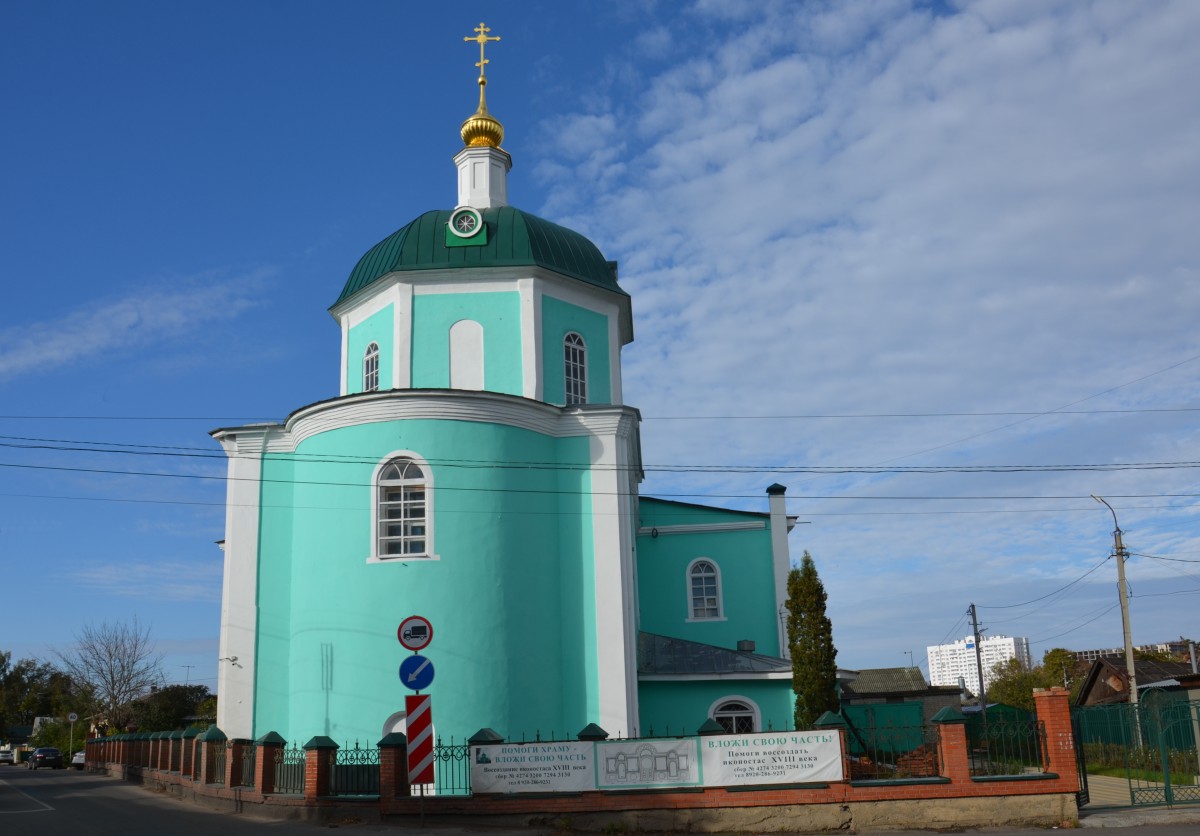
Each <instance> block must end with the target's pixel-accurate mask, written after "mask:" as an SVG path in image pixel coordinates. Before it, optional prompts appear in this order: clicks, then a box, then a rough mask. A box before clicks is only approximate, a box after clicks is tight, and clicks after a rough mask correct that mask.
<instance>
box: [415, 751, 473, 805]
mask: <svg viewBox="0 0 1200 836" xmlns="http://www.w3.org/2000/svg"><path fill="white" fill-rule="evenodd" d="M433 776H434V778H433V780H434V785H433V787H434V789H433V792H434V794H435V795H470V794H471V745H470V744H469V743H467V742H466V741H465V740H464V741H463V742H462V743H455V742H454V738H453V737H452V738H450V742H449V743H446V742H445V741H443V740H442V738H441V736H439V737H438V739H437V742H436V743H434V745H433ZM414 792H418V794H419V791H417V790H416V789H414Z"/></svg>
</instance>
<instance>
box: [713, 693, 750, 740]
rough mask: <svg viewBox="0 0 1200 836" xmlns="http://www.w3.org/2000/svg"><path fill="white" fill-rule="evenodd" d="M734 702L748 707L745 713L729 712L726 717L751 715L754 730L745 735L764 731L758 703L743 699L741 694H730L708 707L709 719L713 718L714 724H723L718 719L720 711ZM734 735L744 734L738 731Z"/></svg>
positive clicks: (747, 698)
mask: <svg viewBox="0 0 1200 836" xmlns="http://www.w3.org/2000/svg"><path fill="white" fill-rule="evenodd" d="M733 702H737V703H741V704H742V705H744V706H745V707H746V709H745V711H744V712H738V713H736V714H735V713H734V712H732V711H730V712H727V713H726V716H735V717H745V716H746V715H747V714H749V715H750V717H751V720H750V721H751V722H752V723H753V724H754V728H753V729H751V730H750V732H745V733H746V734H753V733H758V732H760V731H762V712H761V711H760V710H759V708H758V703H756V702H755V701H754V700H752V699H750V698H749V697H743V696H741V695H740V694H728V695H726V696H724V697H721V698H720V699H718V700H716V701H714V702H713V704H712V705H710V706H709V707H708V716H709V718H711V719H712V720H713V721H714V722H717V723H719V722H721V721H720V720H718V719H717V713H718V712H720V710H721V709H722V708H724V707H725V706H726V705H728V704H729V703H733ZM733 733H734V734H743V732H738V731H736V730H735V731H734V732H733Z"/></svg>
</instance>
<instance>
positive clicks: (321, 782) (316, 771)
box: [304, 735, 338, 801]
mask: <svg viewBox="0 0 1200 836" xmlns="http://www.w3.org/2000/svg"><path fill="white" fill-rule="evenodd" d="M337 750H338V745H337V744H336V743H334V742H333V740H331V739H330V738H328V737H325V736H323V735H318V736H317V737H314V738H313V739H312V740H310V741H308V742H307V743H305V744H304V800H305V801H316V800H317V799H318V798H323V797H324V796H327V795H329V776H330V773H332V772H333V761H334V760H335V759H336V758H337Z"/></svg>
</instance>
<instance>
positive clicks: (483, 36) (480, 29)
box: [463, 22, 500, 75]
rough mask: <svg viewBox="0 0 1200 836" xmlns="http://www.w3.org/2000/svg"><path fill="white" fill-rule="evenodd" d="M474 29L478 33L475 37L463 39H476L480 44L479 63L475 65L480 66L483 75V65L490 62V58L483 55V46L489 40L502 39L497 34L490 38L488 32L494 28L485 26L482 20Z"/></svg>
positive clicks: (480, 72)
mask: <svg viewBox="0 0 1200 836" xmlns="http://www.w3.org/2000/svg"><path fill="white" fill-rule="evenodd" d="M473 31H474V32H476V33H477V34H476V35H475V37H473V38H471V37H467V38H463V40H464V41H475V42H477V43H478V44H479V63H478V64H476V65H475V66H476V67H478V68H479V74H480V75H483V74H484V72H483V65H484V64H487V63H489V62H488V60H487V59H486V58H484V57H483V46H484V44H486V43H487V42H488V41H498V40H500V37H499V36H496V37H494V38H489V37H488V32H491V31H492V30H491V29H489V28H488V27H487V26H485V25H484V24H483V23H482V22H480V24H479V25H478V26H476V27H475V29H474V30H473Z"/></svg>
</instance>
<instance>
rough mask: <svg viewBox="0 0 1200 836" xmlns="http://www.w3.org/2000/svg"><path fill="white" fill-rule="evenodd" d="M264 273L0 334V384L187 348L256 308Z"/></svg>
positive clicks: (198, 280)
mask: <svg viewBox="0 0 1200 836" xmlns="http://www.w3.org/2000/svg"><path fill="white" fill-rule="evenodd" d="M268 275H269V271H266V270H259V271H255V272H253V273H250V274H248V275H244V276H238V277H234V278H228V277H217V276H214V275H207V274H206V275H201V276H196V277H193V278H189V279H174V280H171V282H170V285H171V287H170V288H169V289H157V288H155V289H142V288H139V289H138V290H136V291H135V292H133V293H130V294H128V295H126V296H124V297H121V298H117V299H111V300H107V301H104V300H101V301H97V302H94V303H90V304H88V305H87V306H84V307H77V308H75V309H74V310H71V311H68V312H66V313H65V314H62V315H60V316H57V317H55V318H53V319H41V320H36V319H35V320H33V321H30V322H28V323H24V324H21V325H17V326H9V327H8V328H6V329H4V330H2V331H0V380H4V379H7V378H13V377H17V376H19V375H23V374H29V373H31V372H35V371H38V370H45V369H47V368H54V367H55V366H60V365H64V364H69V363H75V362H78V361H88V360H94V359H97V358H102V357H106V356H108V355H112V354H122V353H125V352H127V351H129V350H131V349H135V348H140V347H144V346H147V345H151V344H158V345H169V344H180V343H184V344H186V340H188V338H189V337H190V336H191V335H192V334H193V333H195V332H196V331H197V330H199V329H202V328H205V327H208V326H211V325H212V324H213V323H214V322H217V321H220V320H224V319H228V318H232V317H235V316H238V315H239V314H241V313H243V312H245V311H246V310H248V309H250V308H251V307H253V306H254V305H255V304H257V302H256V300H255V295H256V291H257V290H259V289H261V286H262V283H263V280H264V279H265V278H266V277H267V276H268Z"/></svg>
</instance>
